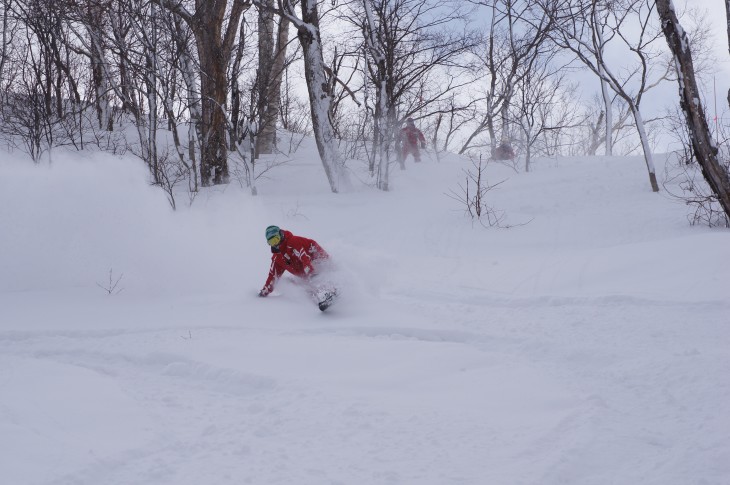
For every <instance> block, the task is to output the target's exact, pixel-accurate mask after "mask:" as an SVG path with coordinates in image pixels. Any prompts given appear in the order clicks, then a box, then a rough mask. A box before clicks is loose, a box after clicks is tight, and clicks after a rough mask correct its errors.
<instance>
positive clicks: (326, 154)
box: [297, 0, 344, 193]
mask: <svg viewBox="0 0 730 485" xmlns="http://www.w3.org/2000/svg"><path fill="white" fill-rule="evenodd" d="M301 8H302V21H303V23H302V24H301V25H299V27H298V28H297V37H298V38H299V42H300V43H301V45H302V50H303V52H304V75H305V78H306V81H307V90H308V91H309V106H310V109H311V111H312V128H313V130H314V139H315V141H316V142H317V150H318V151H319V156H320V158H321V159H322V166H323V167H324V172H325V174H326V175H327V180H328V181H329V184H330V188H331V190H332V192H335V193H336V192H338V191H339V181H340V177H341V176H344V174H342V171H341V167H340V163H341V160H340V155H339V153H338V151H337V145H336V144H335V138H334V130H333V128H332V122H331V121H330V119H329V116H328V114H329V111H330V104H331V103H332V93H330V92H329V85H328V83H327V80H326V78H325V70H324V57H323V54H322V41H321V38H320V35H319V13H318V9H317V0H302V1H301Z"/></svg>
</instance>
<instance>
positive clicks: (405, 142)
mask: <svg viewBox="0 0 730 485" xmlns="http://www.w3.org/2000/svg"><path fill="white" fill-rule="evenodd" d="M397 142H398V143H399V144H400V152H399V155H400V156H399V159H398V161H399V162H400V168H401V169H405V168H406V158H407V157H408V154H409V153H410V154H411V155H413V159H414V160H415V161H416V162H420V161H421V153H420V152H419V151H418V145H419V142H420V145H421V148H426V137H425V136H423V133H422V132H421V130H419V129H418V128H416V123H415V122H414V121H413V118H408V119H407V120H406V126H405V127H403V128H401V130H400V132H399V133H398V139H397Z"/></svg>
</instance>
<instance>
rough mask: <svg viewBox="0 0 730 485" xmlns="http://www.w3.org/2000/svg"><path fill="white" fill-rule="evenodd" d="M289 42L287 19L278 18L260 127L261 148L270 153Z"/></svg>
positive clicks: (273, 141) (273, 140)
mask: <svg viewBox="0 0 730 485" xmlns="http://www.w3.org/2000/svg"><path fill="white" fill-rule="evenodd" d="M288 44H289V19H287V18H286V17H280V18H279V28H278V32H277V35H276V50H275V52H274V60H273V63H272V64H271V76H270V78H269V104H268V106H267V107H266V111H265V113H266V119H265V120H264V121H265V123H264V126H263V127H262V129H261V139H262V141H261V144H262V149H263V148H266V147H267V146H268V152H263V151H262V152H261V153H271V152H273V151H274V149H275V148H276V124H277V122H278V121H279V107H280V105H281V83H282V79H283V77H284V69H285V68H286V50H287V49H286V47H287V45H288Z"/></svg>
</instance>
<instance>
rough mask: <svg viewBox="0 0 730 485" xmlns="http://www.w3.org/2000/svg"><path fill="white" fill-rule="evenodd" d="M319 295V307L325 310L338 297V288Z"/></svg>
mask: <svg viewBox="0 0 730 485" xmlns="http://www.w3.org/2000/svg"><path fill="white" fill-rule="evenodd" d="M317 296H318V302H317V306H318V307H319V309H320V311H325V310H326V309H328V308H329V307H330V306H332V304H333V303H334V302H335V299H336V298H337V290H330V291H325V292H323V293H322V294H319V295H317Z"/></svg>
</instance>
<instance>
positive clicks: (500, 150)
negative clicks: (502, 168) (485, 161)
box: [492, 141, 515, 160]
mask: <svg viewBox="0 0 730 485" xmlns="http://www.w3.org/2000/svg"><path fill="white" fill-rule="evenodd" d="M492 158H494V159H495V160H514V158H515V151H514V149H513V148H512V145H510V144H509V143H507V142H506V141H503V142H502V143H500V144H499V146H498V147H497V148H496V149H495V150H494V156H493V157H492Z"/></svg>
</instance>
